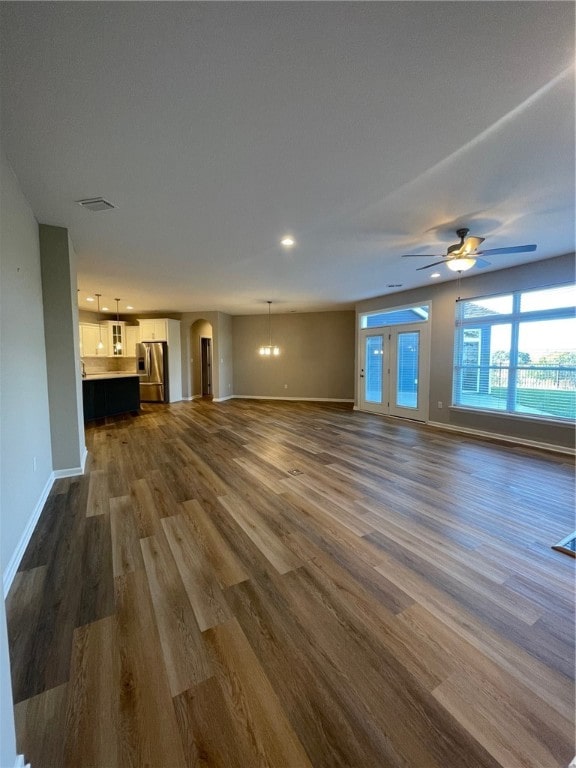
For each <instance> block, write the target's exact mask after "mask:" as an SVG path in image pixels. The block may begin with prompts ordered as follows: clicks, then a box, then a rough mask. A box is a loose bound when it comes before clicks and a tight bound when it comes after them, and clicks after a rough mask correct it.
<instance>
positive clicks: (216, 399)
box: [194, 395, 237, 403]
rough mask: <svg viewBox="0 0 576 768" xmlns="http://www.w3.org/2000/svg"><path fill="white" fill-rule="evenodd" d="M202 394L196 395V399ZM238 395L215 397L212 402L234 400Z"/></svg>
mask: <svg viewBox="0 0 576 768" xmlns="http://www.w3.org/2000/svg"><path fill="white" fill-rule="evenodd" d="M201 397H202V395H196V396H195V397H194V399H196V398H201ZM235 397H237V395H226V397H213V398H212V402H213V403H223V402H224V400H233V399H234V398H235Z"/></svg>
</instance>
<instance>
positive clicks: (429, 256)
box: [402, 253, 434, 259]
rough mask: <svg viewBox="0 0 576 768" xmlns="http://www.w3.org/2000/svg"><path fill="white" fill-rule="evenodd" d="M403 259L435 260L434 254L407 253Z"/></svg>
mask: <svg viewBox="0 0 576 768" xmlns="http://www.w3.org/2000/svg"><path fill="white" fill-rule="evenodd" d="M402 258H403V259H433V258H434V254H433V253H405V254H404V255H403V256H402Z"/></svg>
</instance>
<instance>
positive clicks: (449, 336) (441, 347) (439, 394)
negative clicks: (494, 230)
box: [356, 253, 576, 448]
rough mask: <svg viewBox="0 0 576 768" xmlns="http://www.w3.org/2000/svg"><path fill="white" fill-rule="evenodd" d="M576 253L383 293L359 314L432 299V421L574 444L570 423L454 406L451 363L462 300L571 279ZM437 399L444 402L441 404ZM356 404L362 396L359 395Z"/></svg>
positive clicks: (358, 309) (365, 303)
mask: <svg viewBox="0 0 576 768" xmlns="http://www.w3.org/2000/svg"><path fill="white" fill-rule="evenodd" d="M575 263H576V262H575V255H574V254H573V253H570V254H566V255H564V256H558V257H556V258H552V259H544V260H542V261H537V262H532V263H530V264H523V265H521V266H518V267H510V268H509V269H502V270H497V271H493V272H475V273H473V274H471V275H470V276H469V277H466V278H463V279H462V280H461V283H460V288H459V289H458V283H457V279H453V280H449V281H447V282H445V283H440V284H436V285H428V286H424V287H422V288H416V289H414V290H412V291H403V292H400V293H393V294H388V295H386V296H379V297H375V298H373V299H369V300H367V301H363V302H360V303H358V304H357V305H356V312H357V313H358V314H359V313H362V312H371V311H375V310H378V309H387V308H391V307H400V306H407V305H417V304H422V303H424V302H431V305H432V307H431V319H430V387H429V421H430V422H432V423H435V424H445V425H447V426H449V427H452V428H455V429H463V430H473V431H479V432H488V433H490V434H497V435H504V436H506V437H510V438H512V439H514V438H518V439H521V440H528V441H534V442H537V443H544V444H549V445H552V446H561V447H568V448H571V447H574V428H573V426H572V425H570V424H561V423H556V422H545V421H541V420H530V419H523V418H519V417H517V416H507V415H506V414H500V413H498V414H488V413H481V412H477V411H472V410H464V409H457V408H450V407H449V406H450V403H451V402H452V365H453V349H454V323H455V307H456V299H457V297H458V296H460V298H462V299H466V298H472V297H474V296H488V295H491V294H499V293H505V292H506V291H517V290H531V289H536V288H543V287H548V286H553V285H561V284H566V283H573V282H574V279H575ZM438 402H441V403H442V404H443V407H442V408H438ZM356 404H358V394H357V393H356Z"/></svg>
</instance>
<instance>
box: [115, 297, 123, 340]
mask: <svg viewBox="0 0 576 768" xmlns="http://www.w3.org/2000/svg"><path fill="white" fill-rule="evenodd" d="M114 301H115V302H116V323H117V324H118V332H117V336H116V338H117V341H116V343H115V344H114V349H115V350H116V352H121V351H122V334H121V331H120V314H119V312H118V302H119V301H120V299H114Z"/></svg>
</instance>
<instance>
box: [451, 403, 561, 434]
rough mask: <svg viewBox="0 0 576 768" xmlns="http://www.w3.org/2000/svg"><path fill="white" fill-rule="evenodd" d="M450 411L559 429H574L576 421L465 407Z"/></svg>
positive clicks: (454, 407)
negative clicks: (550, 425)
mask: <svg viewBox="0 0 576 768" xmlns="http://www.w3.org/2000/svg"><path fill="white" fill-rule="evenodd" d="M448 410H450V411H455V412H456V413H467V414H474V415H476V416H500V417H501V418H502V417H503V418H506V419H512V420H513V421H530V422H534V423H536V424H553V425H554V426H558V427H568V428H570V429H574V421H570V420H568V419H555V418H554V416H534V415H533V414H529V413H510V412H509V411H491V410H488V409H487V408H467V407H466V406H465V405H450V406H448Z"/></svg>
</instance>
